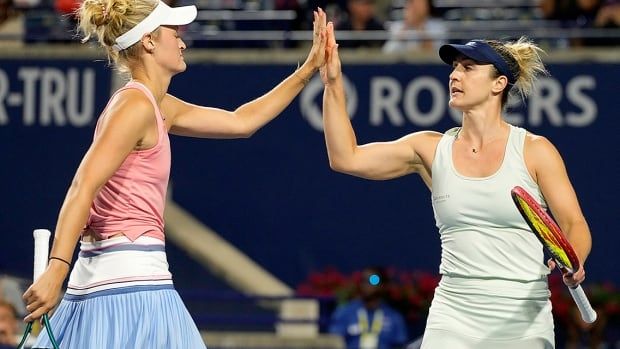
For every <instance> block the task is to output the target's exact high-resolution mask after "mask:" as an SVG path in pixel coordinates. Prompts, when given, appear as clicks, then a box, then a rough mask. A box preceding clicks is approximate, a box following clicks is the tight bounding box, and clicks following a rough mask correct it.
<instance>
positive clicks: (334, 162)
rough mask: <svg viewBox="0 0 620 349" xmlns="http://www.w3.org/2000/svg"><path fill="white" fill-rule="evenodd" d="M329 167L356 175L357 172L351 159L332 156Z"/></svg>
mask: <svg viewBox="0 0 620 349" xmlns="http://www.w3.org/2000/svg"><path fill="white" fill-rule="evenodd" d="M329 167H330V168H331V169H332V170H334V171H336V172H340V173H345V174H350V175H354V173H355V168H354V166H353V164H352V163H351V161H345V160H342V159H334V158H330V159H329Z"/></svg>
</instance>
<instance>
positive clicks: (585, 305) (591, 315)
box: [568, 285, 596, 324]
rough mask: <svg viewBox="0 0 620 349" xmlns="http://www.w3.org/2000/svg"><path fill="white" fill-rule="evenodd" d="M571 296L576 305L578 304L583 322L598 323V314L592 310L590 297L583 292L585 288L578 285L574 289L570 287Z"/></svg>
mask: <svg viewBox="0 0 620 349" xmlns="http://www.w3.org/2000/svg"><path fill="white" fill-rule="evenodd" d="M568 290H569V291H570V295H571V296H572V297H573V299H574V300H575V304H577V308H578V309H579V312H580V313H581V318H582V319H583V321H585V322H587V323H589V324H591V323H593V322H594V321H596V312H595V311H594V309H592V305H590V301H589V300H588V297H586V294H585V292H583V288H581V285H577V287H575V288H572V287H569V288H568Z"/></svg>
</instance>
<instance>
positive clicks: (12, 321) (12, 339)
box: [0, 298, 20, 349]
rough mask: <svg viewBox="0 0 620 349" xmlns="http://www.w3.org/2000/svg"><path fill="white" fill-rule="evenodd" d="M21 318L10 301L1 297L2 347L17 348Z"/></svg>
mask: <svg viewBox="0 0 620 349" xmlns="http://www.w3.org/2000/svg"><path fill="white" fill-rule="evenodd" d="M19 325H20V323H19V319H18V317H17V310H16V309H15V307H14V306H13V304H11V303H10V302H8V301H6V300H4V299H1V298H0V349H8V348H15V347H16V346H17V344H18V343H19V328H20V327H19Z"/></svg>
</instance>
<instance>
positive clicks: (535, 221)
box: [517, 198, 574, 269]
mask: <svg viewBox="0 0 620 349" xmlns="http://www.w3.org/2000/svg"><path fill="white" fill-rule="evenodd" d="M517 199H518V201H519V205H520V206H521V208H522V209H523V211H524V213H525V215H526V216H527V218H528V220H529V221H530V223H532V225H533V226H534V228H535V230H536V233H538V235H539V236H540V237H541V238H542V239H543V240H544V242H545V243H546V245H547V248H548V249H549V252H551V254H553V257H554V258H555V259H557V260H558V262H560V263H562V264H563V265H564V266H566V267H568V268H570V269H574V268H573V265H572V263H571V262H570V259H569V258H568V255H567V254H566V252H565V251H564V249H563V248H562V247H561V246H560V245H559V244H558V242H557V240H556V238H555V236H554V235H553V232H552V231H551V230H550V229H549V227H548V226H547V224H545V222H544V221H543V220H542V218H540V216H539V215H538V214H537V213H536V212H535V211H534V210H532V208H531V207H530V205H528V204H527V202H525V201H524V200H523V199H521V198H517Z"/></svg>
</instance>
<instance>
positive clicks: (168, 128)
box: [24, 0, 326, 349]
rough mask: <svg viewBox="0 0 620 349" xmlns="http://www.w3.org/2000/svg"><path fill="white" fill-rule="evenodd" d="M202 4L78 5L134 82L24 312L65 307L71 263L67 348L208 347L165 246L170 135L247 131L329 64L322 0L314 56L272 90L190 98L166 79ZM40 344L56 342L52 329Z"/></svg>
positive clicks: (77, 180) (64, 319) (100, 129)
mask: <svg viewBox="0 0 620 349" xmlns="http://www.w3.org/2000/svg"><path fill="white" fill-rule="evenodd" d="M196 13H197V12H196V7H195V6H184V7H177V8H171V7H169V6H168V5H166V4H165V3H163V2H158V1H154V0H87V1H84V2H82V4H81V7H80V9H79V23H80V24H79V26H80V29H81V31H82V32H83V33H84V35H85V36H84V41H87V40H88V39H90V38H96V39H98V40H99V42H100V44H101V45H102V46H103V48H104V49H105V50H106V51H107V53H108V56H109V58H110V61H112V62H114V63H115V65H116V67H117V68H118V69H119V70H121V71H124V72H128V73H129V74H130V75H131V81H130V82H129V83H127V84H126V85H125V86H124V87H122V88H121V89H119V90H118V91H116V92H115V93H114V94H113V96H112V97H111V98H110V101H109V102H108V104H107V106H106V107H105V109H104V110H103V112H102V113H101V116H100V118H99V120H98V123H97V127H96V130H95V135H94V139H93V142H92V145H91V146H90V148H89V149H88V151H87V153H86V155H85V156H84V158H83V160H82V162H81V164H80V166H79V168H78V170H77V172H76V174H75V177H74V179H73V182H72V184H71V187H70V188H69V190H68V193H67V195H66V198H65V201H64V203H63V205H62V208H61V210H60V214H59V217H58V222H57V225H56V230H55V236H54V243H53V246H52V249H51V252H50V256H51V257H50V263H49V266H48V267H47V269H46V270H45V272H44V273H43V275H42V276H41V277H40V278H39V279H38V280H37V281H36V282H35V283H34V284H33V285H32V286H30V288H28V290H27V291H26V293H25V294H24V300H25V301H26V304H27V307H26V308H27V310H28V312H29V315H28V316H27V317H26V318H25V321H31V320H35V319H38V318H40V317H41V316H42V315H43V314H44V313H47V312H49V311H50V310H52V308H53V307H54V306H56V304H57V299H58V296H59V294H60V290H61V287H62V285H63V282H64V280H65V278H66V277H67V275H68V274H69V272H70V271H71V274H70V277H69V281H68V285H67V292H66V293H65V295H64V297H63V299H62V301H61V302H60V305H59V306H58V308H57V309H56V310H55V312H54V314H53V316H52V318H51V324H52V328H53V332H54V334H55V336H56V339H57V341H58V342H59V344H60V346H61V347H62V348H63V349H71V348H75V349H86V348H88V349H96V348H106V349H109V348H123V349H127V348H150V349H153V348H162V349H163V348H165V349H175V348H178V349H188V348H205V344H204V342H203V340H202V338H201V336H200V333H199V332H198V329H197V328H196V325H195V323H194V322H193V320H192V318H191V316H190V315H189V313H188V312H187V310H186V308H185V306H184V304H183V302H182V301H181V299H180V297H179V295H178V294H177V292H176V291H175V290H174V287H173V284H172V278H171V275H170V273H169V271H168V263H167V260H166V255H165V249H164V221H163V211H164V202H165V197H166V188H167V185H168V177H169V174H170V143H169V139H168V134H169V133H172V134H176V135H181V136H193V137H202V138H209V137H213V138H246V137H250V136H251V135H252V134H253V133H254V132H256V131H257V130H258V129H259V128H261V127H262V126H264V125H265V124H267V123H268V122H269V121H271V120H272V119H274V118H275V117H276V116H277V115H278V114H280V113H281V112H282V111H283V110H284V109H285V108H286V107H287V106H288V105H289V103H290V102H291V101H292V100H293V99H294V98H295V96H297V94H298V93H299V92H300V91H301V90H302V89H303V88H304V86H305V84H306V83H307V82H308V81H309V79H310V78H311V77H312V76H313V74H314V73H315V72H316V71H317V70H318V69H319V67H321V66H322V65H323V64H324V61H325V43H326V18H325V13H324V12H323V11H322V10H321V9H318V10H317V11H316V12H315V13H314V24H313V30H314V35H313V43H312V47H311V49H310V52H309V54H308V57H307V59H306V60H305V62H304V63H303V64H302V65H301V66H300V67H299V68H298V69H297V70H296V71H295V72H293V73H292V74H291V75H290V76H288V77H286V78H285V79H284V80H283V81H282V82H281V83H280V84H278V85H277V86H276V87H274V88H273V89H272V90H271V91H269V92H268V93H266V94H265V95H263V96H261V97H260V98H257V99H255V100H253V101H250V102H248V103H246V104H244V105H242V106H240V107H238V108H237V109H236V110H235V111H226V110H221V109H217V108H207V107H202V106H197V105H193V104H190V103H186V102H184V101H182V100H180V99H178V98H176V97H174V96H172V95H170V94H168V93H167V90H168V87H169V85H170V80H171V79H172V77H173V76H174V75H176V74H178V73H181V72H183V71H185V69H186V63H185V61H184V60H183V52H184V50H185V48H186V46H185V43H184V42H183V40H182V39H181V38H180V36H179V31H178V29H179V26H180V25H186V24H188V23H190V22H192V21H193V20H194V19H195V18H196ZM80 237H81V239H80ZM78 241H79V243H80V253H79V258H78V259H77V261H76V262H75V265H73V267H72V264H71V259H72V256H73V252H74V249H75V247H76V244H77V243H78ZM43 332H45V331H43ZM35 346H36V347H38V348H46V347H47V348H50V347H51V343H50V340H49V338H48V337H47V334H42V335H40V336H39V338H38V340H37V343H36V345H35Z"/></svg>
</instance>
